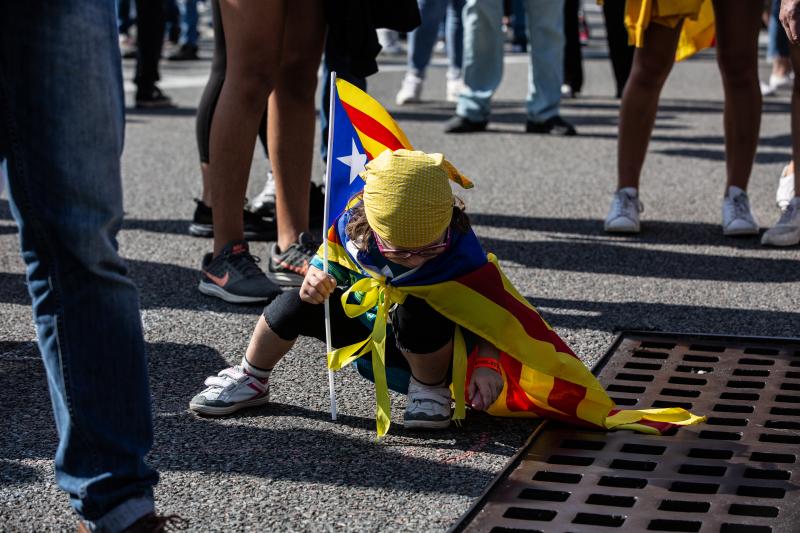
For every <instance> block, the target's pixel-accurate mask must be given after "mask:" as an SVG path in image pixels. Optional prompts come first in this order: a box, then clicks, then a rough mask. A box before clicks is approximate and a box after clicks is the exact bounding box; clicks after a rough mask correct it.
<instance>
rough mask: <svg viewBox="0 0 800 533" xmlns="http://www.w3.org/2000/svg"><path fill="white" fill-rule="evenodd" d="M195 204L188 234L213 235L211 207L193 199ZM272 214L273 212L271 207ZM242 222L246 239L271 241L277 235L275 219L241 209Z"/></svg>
mask: <svg viewBox="0 0 800 533" xmlns="http://www.w3.org/2000/svg"><path fill="white" fill-rule="evenodd" d="M195 203H197V206H196V207H195V209H194V215H193V216H192V223H191V224H189V234H190V235H193V236H195V237H207V238H210V237H213V236H214V222H213V217H212V208H210V207H208V206H207V205H206V204H205V203H203V201H202V200H198V199H195ZM272 214H273V216H274V214H275V212H274V207H273V212H272ZM242 223H243V225H244V238H245V240H248V241H273V240H275V239H276V238H277V236H278V227H277V226H276V225H275V220H274V219H273V220H269V219H265V218H264V217H262V216H260V215H259V214H258V213H253V212H251V211H250V210H248V209H244V210H242Z"/></svg>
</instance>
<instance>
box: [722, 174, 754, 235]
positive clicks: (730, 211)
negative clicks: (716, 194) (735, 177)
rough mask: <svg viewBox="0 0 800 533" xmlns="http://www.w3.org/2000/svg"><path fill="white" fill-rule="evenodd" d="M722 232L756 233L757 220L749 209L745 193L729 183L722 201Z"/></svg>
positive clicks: (724, 233) (733, 233)
mask: <svg viewBox="0 0 800 533" xmlns="http://www.w3.org/2000/svg"><path fill="white" fill-rule="evenodd" d="M722 234H723V235H727V236H739V235H758V222H756V219H755V217H754V216H753V213H752V211H750V200H749V199H748V197H747V193H746V192H745V191H744V190H742V189H740V188H739V187H736V186H735V185H731V186H730V187H728V193H727V194H726V195H725V199H724V200H723V201H722Z"/></svg>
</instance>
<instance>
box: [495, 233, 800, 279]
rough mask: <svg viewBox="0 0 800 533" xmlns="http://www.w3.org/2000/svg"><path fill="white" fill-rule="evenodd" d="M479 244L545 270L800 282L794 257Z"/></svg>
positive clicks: (593, 245) (580, 244) (575, 243)
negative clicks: (778, 257)
mask: <svg viewBox="0 0 800 533" xmlns="http://www.w3.org/2000/svg"><path fill="white" fill-rule="evenodd" d="M481 242H482V244H483V246H484V249H485V250H486V251H489V252H493V253H495V254H496V255H497V256H498V257H499V258H500V259H501V260H503V261H512V262H515V263H519V264H520V265H524V266H526V267H531V268H539V269H545V270H558V271H562V272H587V273H595V274H612V275H619V276H631V277H636V278H641V277H651V278H663V279H679V280H708V281H733V282H741V283H787V282H795V281H800V269H798V268H797V260H796V259H774V258H766V257H765V258H760V257H759V258H756V257H731V256H729V255H710V254H693V253H686V252H671V251H664V250H654V249H652V248H650V249H643V248H634V247H632V246H624V245H622V246H620V244H622V243H619V242H612V241H606V242H598V241H596V240H591V239H580V240H572V241H557V240H542V241H511V240H504V239H493V238H481Z"/></svg>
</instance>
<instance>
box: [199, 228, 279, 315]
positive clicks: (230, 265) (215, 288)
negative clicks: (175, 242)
mask: <svg viewBox="0 0 800 533" xmlns="http://www.w3.org/2000/svg"><path fill="white" fill-rule="evenodd" d="M258 261H259V259H258V257H253V256H252V255H250V248H249V247H248V246H247V243H246V242H245V241H234V242H231V243H228V244H227V245H226V246H225V248H223V249H222V252H220V254H219V255H218V256H217V257H216V258H213V254H210V253H208V254H206V255H205V256H204V257H203V267H202V273H201V278H200V284H199V285H198V286H197V289H198V290H199V291H200V292H202V293H203V294H206V295H208V296H216V297H217V298H221V299H223V300H225V301H226V302H230V303H234V304H243V303H255V302H267V301H270V300H272V299H273V298H275V297H276V296H278V295H279V294H280V293H281V288H280V287H278V286H277V285H275V284H274V283H273V282H271V281H270V280H269V279H267V276H266V275H264V273H263V272H262V271H261V269H260V268H258V265H257V264H256V263H258Z"/></svg>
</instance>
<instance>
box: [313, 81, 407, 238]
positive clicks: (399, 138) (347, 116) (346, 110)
mask: <svg viewBox="0 0 800 533" xmlns="http://www.w3.org/2000/svg"><path fill="white" fill-rule="evenodd" d="M331 99H332V101H333V107H332V111H333V113H332V114H331V118H330V123H331V126H330V127H331V131H332V133H331V143H330V147H329V150H328V152H329V155H328V157H329V158H331V159H332V161H331V176H330V181H329V184H328V187H327V190H326V197H327V202H328V213H329V217H330V219H331V221H332V220H335V219H336V217H338V216H339V215H340V214H341V213H342V212H343V211H344V210H345V208H346V207H347V202H348V201H349V200H350V199H351V198H353V196H354V195H356V194H357V193H358V192H360V191H361V190H362V189H363V188H364V180H363V179H361V177H360V174H361V173H362V172H363V171H364V165H366V164H367V162H368V161H371V160H372V159H374V158H375V157H377V156H379V155H380V154H381V153H382V152H383V151H384V150H398V149H400V148H406V149H409V150H412V149H413V148H412V147H411V143H410V142H408V139H407V138H406V135H405V133H403V130H401V129H400V126H398V125H397V123H396V122H395V121H394V119H392V117H391V116H390V115H389V113H387V112H386V110H385V109H384V108H383V106H381V105H380V104H379V103H378V102H377V101H376V100H375V99H374V98H372V97H371V96H370V95H368V94H367V93H365V92H364V91H362V90H361V89H359V88H358V87H356V86H355V85H353V84H351V83H349V82H347V81H345V80H343V79H340V78H337V79H336V84H335V86H334V88H333V91H332V94H331ZM326 223H327V225H328V226H330V223H329V222H327V221H326Z"/></svg>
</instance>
